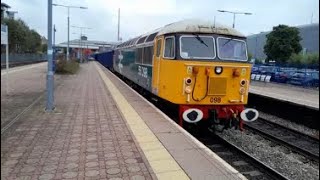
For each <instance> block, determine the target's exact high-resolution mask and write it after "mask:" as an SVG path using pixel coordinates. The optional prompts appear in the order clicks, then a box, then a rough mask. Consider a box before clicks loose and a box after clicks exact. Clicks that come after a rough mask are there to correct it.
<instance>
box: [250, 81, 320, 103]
mask: <svg viewBox="0 0 320 180" xmlns="http://www.w3.org/2000/svg"><path fill="white" fill-rule="evenodd" d="M249 92H250V93H253V94H258V95H262V96H266V97H271V98H274V99H280V100H284V101H289V102H292V103H295V104H300V105H304V106H308V107H312V108H316V109H319V89H308V88H303V87H297V86H291V85H284V84H275V83H265V82H256V81H252V82H251V84H250V90H249Z"/></svg>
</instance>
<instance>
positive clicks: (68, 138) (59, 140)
mask: <svg viewBox="0 0 320 180" xmlns="http://www.w3.org/2000/svg"><path fill="white" fill-rule="evenodd" d="M36 69H37V68H32V70H33V71H36ZM29 70H30V71H31V69H29ZM21 72H22V71H21ZM43 73H45V71H44V72H43ZM20 74H23V73H20ZM16 76H18V75H16ZM33 88H39V87H38V86H34V87H33ZM31 90H32V87H29V91H31ZM54 97H55V106H56V109H55V111H54V112H51V113H48V112H45V111H44V107H45V96H44V97H43V98H42V99H41V100H40V101H39V102H38V103H36V104H35V105H34V106H33V107H32V108H31V109H30V110H29V111H28V113H26V114H25V115H23V117H21V118H20V119H19V121H17V122H16V123H15V124H13V126H12V127H10V129H8V130H7V131H6V132H5V133H4V134H3V135H1V179H113V180H116V179H118V180H120V179H125V180H129V179H130V180H131V179H134V180H139V179H141V180H142V179H165V180H167V179H169V180H170V179H172V180H176V179H201V180H202V179H208V180H209V179H245V178H244V177H243V176H242V175H241V174H239V173H238V172H237V171H236V170H235V169H233V168H232V167H231V166H230V165H228V164H227V163H225V162H224V161H223V160H222V159H220V158H219V157H218V156H217V155H215V154H214V153H212V152H211V151H210V150H208V149H207V148H206V147H205V146H204V145H202V144H200V143H199V142H197V141H196V140H195V139H194V138H193V137H191V136H190V135H189V134H188V133H186V132H185V131H184V130H182V129H181V128H180V127H179V126H178V125H176V124H174V123H173V122H172V121H171V120H170V119H168V118H167V117H166V116H165V115H163V114H162V113H161V112H160V111H158V110H156V109H155V108H154V107H153V106H151V105H150V104H149V103H148V102H147V101H145V100H144V99H143V98H141V96H139V95H138V94H137V93H135V92H134V91H132V90H131V89H130V88H129V87H128V86H126V85H125V84H123V83H122V82H121V81H119V79H117V78H116V77H115V76H114V75H113V74H111V73H109V72H108V71H107V70H106V69H105V68H104V67H102V66H101V65H100V64H98V63H96V62H89V63H86V64H82V65H81V68H80V71H79V72H78V74H76V75H68V76H64V77H61V78H60V80H59V83H57V85H56V89H55V94H54Z"/></svg>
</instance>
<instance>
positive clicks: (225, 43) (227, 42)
mask: <svg viewBox="0 0 320 180" xmlns="http://www.w3.org/2000/svg"><path fill="white" fill-rule="evenodd" d="M231 40H234V39H233V38H230V39H228V41H227V42H225V43H224V44H223V45H222V46H225V45H226V44H228V43H229V42H230V41H231Z"/></svg>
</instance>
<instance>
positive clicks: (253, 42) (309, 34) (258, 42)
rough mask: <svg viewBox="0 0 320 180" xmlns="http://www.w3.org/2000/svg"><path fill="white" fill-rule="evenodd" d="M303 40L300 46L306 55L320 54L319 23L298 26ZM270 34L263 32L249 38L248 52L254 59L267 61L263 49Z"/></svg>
mask: <svg viewBox="0 0 320 180" xmlns="http://www.w3.org/2000/svg"><path fill="white" fill-rule="evenodd" d="M297 28H298V29H299V32H300V37H301V38H302V40H301V41H300V44H301V46H302V50H303V51H305V52H306V53H319V23H315V24H308V25H302V26H297ZM270 32H271V31H269V32H261V33H260V34H254V35H250V36H248V37H247V43H248V51H249V53H251V54H252V58H255V59H256V58H258V59H266V57H267V56H266V55H265V54H264V50H263V47H264V45H265V44H266V41H267V38H266V35H267V34H269V33H270Z"/></svg>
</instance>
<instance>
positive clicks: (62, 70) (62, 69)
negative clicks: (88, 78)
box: [56, 60, 80, 74]
mask: <svg viewBox="0 0 320 180" xmlns="http://www.w3.org/2000/svg"><path fill="white" fill-rule="evenodd" d="M79 67H80V65H79V63H78V62H77V61H75V60H70V61H68V62H67V61H66V60H58V61H57V63H56V73H57V74H76V73H77V72H78V70H79Z"/></svg>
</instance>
